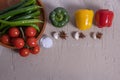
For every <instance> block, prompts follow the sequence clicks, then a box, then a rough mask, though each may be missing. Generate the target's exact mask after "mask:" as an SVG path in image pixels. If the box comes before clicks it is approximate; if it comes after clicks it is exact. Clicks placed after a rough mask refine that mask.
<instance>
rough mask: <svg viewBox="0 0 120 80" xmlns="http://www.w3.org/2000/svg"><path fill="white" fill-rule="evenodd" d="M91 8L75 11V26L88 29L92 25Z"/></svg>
mask: <svg viewBox="0 0 120 80" xmlns="http://www.w3.org/2000/svg"><path fill="white" fill-rule="evenodd" d="M93 16H94V12H93V10H88V9H81V10H77V11H76V12H75V21H76V26H77V27H78V29H80V30H88V29H90V28H91V27H92V22H93Z"/></svg>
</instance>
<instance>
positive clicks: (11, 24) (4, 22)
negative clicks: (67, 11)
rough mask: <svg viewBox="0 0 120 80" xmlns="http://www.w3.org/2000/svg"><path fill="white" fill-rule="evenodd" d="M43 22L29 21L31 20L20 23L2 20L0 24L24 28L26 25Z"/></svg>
mask: <svg viewBox="0 0 120 80" xmlns="http://www.w3.org/2000/svg"><path fill="white" fill-rule="evenodd" d="M39 22H41V23H42V22H43V21H41V20H39V19H29V20H20V21H5V20H0V23H2V24H6V25H10V26H22V25H24V24H32V23H39Z"/></svg>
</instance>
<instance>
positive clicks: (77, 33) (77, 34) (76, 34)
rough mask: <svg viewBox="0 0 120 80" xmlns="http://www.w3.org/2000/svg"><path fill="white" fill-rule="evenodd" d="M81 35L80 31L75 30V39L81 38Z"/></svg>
mask: <svg viewBox="0 0 120 80" xmlns="http://www.w3.org/2000/svg"><path fill="white" fill-rule="evenodd" d="M79 36H80V34H79V32H75V34H74V39H76V40H79Z"/></svg>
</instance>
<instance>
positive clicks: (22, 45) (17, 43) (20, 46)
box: [14, 38, 25, 49]
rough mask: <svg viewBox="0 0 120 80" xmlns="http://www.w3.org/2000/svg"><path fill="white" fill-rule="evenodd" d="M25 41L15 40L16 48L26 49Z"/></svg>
mask: <svg viewBox="0 0 120 80" xmlns="http://www.w3.org/2000/svg"><path fill="white" fill-rule="evenodd" d="M24 44H25V43H24V40H23V39H22V38H16V39H14V46H15V47H16V48H18V49H21V48H23V47H24Z"/></svg>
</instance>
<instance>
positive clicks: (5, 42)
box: [1, 34, 10, 44]
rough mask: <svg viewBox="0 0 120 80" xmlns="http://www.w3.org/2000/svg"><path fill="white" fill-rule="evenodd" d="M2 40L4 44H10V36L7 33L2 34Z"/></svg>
mask: <svg viewBox="0 0 120 80" xmlns="http://www.w3.org/2000/svg"><path fill="white" fill-rule="evenodd" d="M1 42H2V43H4V44H9V43H10V38H9V36H8V35H7V34H5V35H2V37H1Z"/></svg>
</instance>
